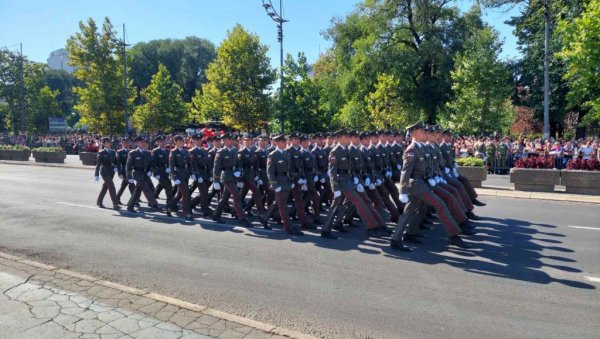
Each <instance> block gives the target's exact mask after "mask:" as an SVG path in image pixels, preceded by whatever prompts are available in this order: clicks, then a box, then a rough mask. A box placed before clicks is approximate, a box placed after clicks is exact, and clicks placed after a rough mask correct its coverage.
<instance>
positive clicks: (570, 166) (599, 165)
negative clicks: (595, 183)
mask: <svg viewBox="0 0 600 339" xmlns="http://www.w3.org/2000/svg"><path fill="white" fill-rule="evenodd" d="M567 170H579V171H600V161H598V159H591V160H583V159H579V158H578V159H575V160H571V161H569V162H568V163H567Z"/></svg>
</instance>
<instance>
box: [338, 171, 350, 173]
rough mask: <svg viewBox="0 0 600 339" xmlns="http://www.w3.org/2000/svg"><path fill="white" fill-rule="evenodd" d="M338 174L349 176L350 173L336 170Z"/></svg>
mask: <svg viewBox="0 0 600 339" xmlns="http://www.w3.org/2000/svg"><path fill="white" fill-rule="evenodd" d="M338 174H350V171H339V170H338Z"/></svg>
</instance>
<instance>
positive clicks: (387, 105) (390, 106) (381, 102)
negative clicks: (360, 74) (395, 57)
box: [365, 74, 423, 129]
mask: <svg viewBox="0 0 600 339" xmlns="http://www.w3.org/2000/svg"><path fill="white" fill-rule="evenodd" d="M411 93H414V88H412V85H411V84H410V83H405V82H402V83H401V81H400V79H397V78H396V77H394V76H393V75H388V74H381V75H379V76H378V77H377V83H376V84H375V89H374V91H373V92H371V93H369V94H368V95H367V97H366V98H365V100H366V104H367V112H368V113H369V115H370V116H369V118H370V121H371V125H372V127H375V128H376V129H384V128H385V129H388V128H393V129H404V128H405V127H406V126H409V125H411V124H414V123H415V122H417V121H420V120H422V119H423V115H422V114H420V112H418V111H417V110H416V109H415V107H413V103H414V100H411V99H410V98H411Z"/></svg>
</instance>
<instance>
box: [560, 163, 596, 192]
mask: <svg viewBox="0 0 600 339" xmlns="http://www.w3.org/2000/svg"><path fill="white" fill-rule="evenodd" d="M561 184H562V185H565V186H566V187H567V193H574V194H600V161H598V160H597V159H592V160H583V159H575V160H571V161H569V163H568V164H567V169H566V170H563V171H562V172H561Z"/></svg>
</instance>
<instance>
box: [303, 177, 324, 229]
mask: <svg viewBox="0 0 600 339" xmlns="http://www.w3.org/2000/svg"><path fill="white" fill-rule="evenodd" d="M310 179H312V178H310ZM306 187H307V188H308V190H307V191H306V200H305V201H304V203H305V204H308V205H309V206H310V205H311V203H312V210H313V216H314V219H315V220H316V219H319V215H320V213H321V208H320V203H319V202H320V201H321V197H320V196H319V193H317V188H316V184H315V182H314V181H312V180H308V182H307V183H306Z"/></svg>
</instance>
